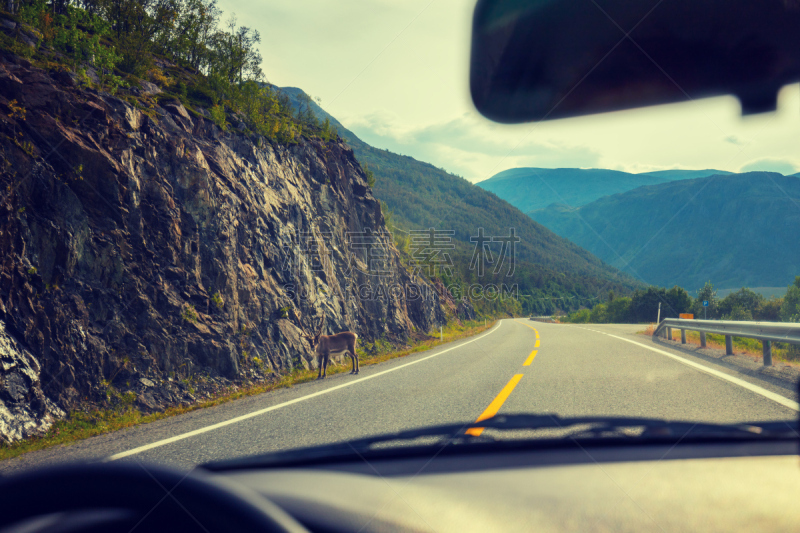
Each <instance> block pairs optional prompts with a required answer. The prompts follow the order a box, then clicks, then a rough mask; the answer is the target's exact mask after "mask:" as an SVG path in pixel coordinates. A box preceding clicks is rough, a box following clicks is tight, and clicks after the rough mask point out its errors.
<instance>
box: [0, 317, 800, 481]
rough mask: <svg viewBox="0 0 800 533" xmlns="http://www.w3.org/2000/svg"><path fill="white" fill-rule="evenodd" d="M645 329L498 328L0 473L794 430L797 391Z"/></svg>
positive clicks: (26, 460)
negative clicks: (453, 443)
mask: <svg viewBox="0 0 800 533" xmlns="http://www.w3.org/2000/svg"><path fill="white" fill-rule="evenodd" d="M642 327H643V326H636V325H630V326H622V325H586V326H576V325H558V324H545V323H539V322H531V321H528V320H525V319H506V320H502V321H499V322H498V323H497V324H496V325H495V326H494V327H493V328H492V329H491V330H489V331H488V332H486V333H483V334H481V335H479V336H476V337H472V338H470V339H465V340H461V341H456V342H454V343H451V344H447V345H443V346H440V347H437V348H436V349H434V350H430V351H427V352H420V353H417V354H413V355H411V356H408V357H403V358H399V359H394V360H392V361H387V362H385V363H381V364H376V365H372V366H367V367H363V368H362V370H361V373H360V374H359V375H358V376H351V375H349V374H338V375H334V376H331V377H329V378H328V379H327V380H325V381H322V382H313V383H308V384H304V385H299V386H296V387H293V388H291V389H284V390H278V391H273V392H269V393H265V394H262V395H259V396H253V397H250V398H245V399H242V400H238V401H236V402H231V403H227V404H224V405H220V406H217V407H213V408H209V409H203V410H199V411H195V412H192V413H188V414H185V415H181V416H177V417H173V418H170V419H166V420H161V421H158V422H154V423H151V424H148V425H145V426H139V427H136V428H131V429H128V430H123V431H119V432H116V433H113V434H109V435H102V436H98V437H94V438H91V439H87V440H85V441H82V442H79V443H76V444H73V445H72V446H69V447H63V448H56V449H50V450H43V451H41V452H35V453H30V454H26V455H24V456H21V457H19V458H16V459H12V460H9V461H5V462H2V463H0V472H3V473H12V472H15V471H20V470H22V469H26V468H30V467H35V466H42V465H46V464H52V463H55V462H64V461H74V460H103V459H109V458H111V459H113V460H140V461H148V462H158V463H166V464H170V465H172V466H174V467H178V468H191V467H192V466H194V465H196V464H198V463H203V462H207V461H211V460H220V459H226V458H233V457H239V456H245V455H253V454H259V453H265V452H271V451H277V450H285V449H290V448H295V447H299V446H309V445H315V444H324V443H330V442H336V441H341V440H345V439H353V438H358V437H363V436H367V435H374V434H380V433H386V432H394V431H398V430H403V429H411V428H415V427H421V426H425V425H434V424H446V423H463V422H468V421H473V420H476V419H478V418H479V417H481V416H483V417H488V416H491V415H492V414H493V413H495V412H501V413H531V412H537V413H556V414H558V415H561V416H563V417H569V416H586V415H590V416H594V415H597V416H637V417H639V416H642V417H655V418H666V419H673V420H692V421H707V422H723V423H726V422H736V421H747V420H751V421H756V420H789V419H796V417H797V415H798V413H797V409H798V406H797V400H798V398H797V394H796V389H795V388H794V387H792V386H790V385H788V384H782V383H781V382H779V381H768V380H767V379H760V378H757V377H752V376H749V375H745V374H742V373H739V372H737V371H736V370H735V369H732V368H730V367H728V366H724V365H722V364H719V363H717V362H714V361H709V360H706V359H705V358H702V357H698V356H694V355H691V354H687V353H685V351H682V350H678V349H675V348H673V347H669V346H667V345H665V344H664V343H660V342H658V341H653V340H652V339H650V338H649V337H647V336H643V335H636V334H635V333H636V331H638V330H640V329H642Z"/></svg>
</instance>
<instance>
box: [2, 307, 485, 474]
mask: <svg viewBox="0 0 800 533" xmlns="http://www.w3.org/2000/svg"><path fill="white" fill-rule="evenodd" d="M494 324H495V320H494V319H487V320H485V321H484V320H483V319H480V320H474V321H462V322H457V321H451V322H450V323H448V324H447V325H446V326H444V327H443V329H442V335H443V338H444V340H443V341H442V340H440V335H439V330H435V331H430V332H429V333H428V334H419V335H417V340H416V341H414V342H411V343H409V344H408V345H406V346H404V347H401V348H400V349H398V348H397V347H395V346H394V345H392V344H391V343H389V342H388V341H382V340H377V341H376V342H374V343H359V345H358V346H357V347H356V351H357V352H358V356H359V361H360V365H361V366H369V365H374V364H377V363H382V362H384V361H388V360H390V359H395V358H398V357H404V356H407V355H410V354H413V353H417V352H421V351H425V350H430V349H431V348H435V347H437V346H439V345H441V344H444V343H448V342H452V341H455V340H459V339H463V338H466V337H471V336H473V335H476V334H478V333H481V332H483V331H486V330H487V329H490V328H491V327H492V326H494ZM350 368H351V366H350V359H349V358H345V361H344V364H341V365H337V364H333V362H331V364H330V365H329V366H328V375H331V374H342V373H346V372H350ZM273 376H274V380H273V381H271V382H268V383H251V384H245V385H242V386H232V387H231V388H229V389H227V390H224V391H221V392H220V393H219V394H217V395H215V396H213V397H211V398H208V399H206V400H204V401H200V402H196V403H193V404H191V405H184V406H175V407H170V408H168V409H166V410H165V411H161V412H156V413H151V414H145V413H142V412H141V411H140V410H139V409H137V408H136V407H135V405H134V399H135V396H134V395H120V394H113V391H112V394H111V396H112V397H113V398H114V399H115V405H114V406H113V407H112V408H109V409H102V410H93V411H73V412H71V413H70V414H69V416H68V417H67V418H66V419H64V420H59V421H57V422H56V423H55V424H53V426H52V427H51V428H50V430H49V431H48V432H47V433H45V434H44V435H42V436H40V437H34V438H31V439H27V440H23V441H18V442H15V443H13V444H7V443H0V461H2V460H5V459H11V458H12V457H17V456H19V455H22V454H24V453H28V452H33V451H37V450H43V449H46V448H52V447H54V446H68V445H70V444H73V443H75V442H77V441H80V440H83V439H87V438H89V437H94V436H96V435H102V434H104V433H111V432H113V431H118V430H120V429H125V428H130V427H134V426H139V425H142V424H147V423H149V422H154V421H156V420H161V419H164V418H169V417H172V416H176V415H180V414H183V413H188V412H190V411H195V410H197V409H205V408H207V407H213V406H215V405H220V404H223V403H227V402H230V401H233V400H238V399H240V398H244V397H246V396H254V395H257V394H262V393H265V392H270V391H273V390H276V389H284V388H289V387H293V386H294V385H299V384H301V383H307V382H309V381H314V380H315V379H317V371H316V370H306V369H304V368H299V369H296V370H295V371H294V372H292V373H290V374H286V375H283V376H277V375H273Z"/></svg>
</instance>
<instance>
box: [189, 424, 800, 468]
mask: <svg viewBox="0 0 800 533" xmlns="http://www.w3.org/2000/svg"><path fill="white" fill-rule="evenodd" d="M475 427H481V428H485V430H484V432H483V433H481V435H480V436H472V435H471V434H468V433H467V430H468V429H470V428H475ZM486 430H491V431H488V432H487V431H486ZM540 430H550V431H549V432H548V433H546V434H545V435H544V436H543V437H544V438H542V437H541V436H540V437H539V438H531V432H534V433H535V432H536V431H540ZM520 431H521V432H522V433H521V437H522V438H521V439H520V438H519V437H517V438H513V435H509V434H511V433H513V432H520ZM498 433H499V434H498ZM509 437H511V438H509ZM756 439H758V440H760V439H779V440H787V439H791V440H795V439H800V431H798V423H797V421H764V422H748V423H739V424H714V423H707V422H691V421H668V420H663V419H657V418H626V417H615V418H608V417H570V418H562V417H560V416H558V415H555V414H552V415H551V414H542V415H524V414H523V415H497V416H495V417H493V418H490V419H488V420H484V421H482V422H479V423H467V424H445V425H437V426H429V427H422V428H414V429H409V430H405V431H399V432H395V433H386V434H381V435H375V436H370V437H364V438H360V439H354V440H350V441H345V442H339V443H334V444H325V445H321V446H313V447H309V448H300V449H295V450H288V451H281V452H274V453H268V454H264V455H258V456H254V457H246V458H241V459H232V460H224V461H216V462H212V463H207V464H205V465H203V468H206V469H209V470H230V469H237V468H255V467H259V468H262V467H279V466H289V465H297V464H310V463H315V462H321V461H324V462H331V461H342V460H353V459H358V458H365V457H387V456H393V455H394V456H399V455H413V454H414V453H419V452H420V451H430V449H431V448H435V449H441V448H443V447H447V448H449V449H450V450H451V451H452V449H456V448H458V449H468V450H470V451H472V450H473V449H475V448H474V447H479V448H482V449H487V448H488V449H494V448H497V447H498V446H500V447H502V448H504V449H505V448H508V447H513V448H520V447H526V446H527V447H530V445H531V444H534V443H551V444H552V443H553V442H554V441H555V442H564V441H565V440H568V441H576V442H583V441H586V440H592V441H596V440H602V441H604V442H605V441H608V440H613V441H614V442H615V443H619V442H621V443H623V444H624V443H636V444H638V443H642V442H672V443H674V442H697V441H703V442H708V441H710V440H724V441H741V440H756ZM481 445H482V446H481ZM509 445H510V446H509ZM475 451H479V450H477V449H475Z"/></svg>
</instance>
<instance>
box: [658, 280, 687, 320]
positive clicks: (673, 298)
mask: <svg viewBox="0 0 800 533" xmlns="http://www.w3.org/2000/svg"><path fill="white" fill-rule="evenodd" d="M665 296H666V299H667V307H668V308H669V309H668V311H667V313H668V314H664V309H663V305H662V309H661V316H663V317H665V318H666V317H667V316H670V317H672V314H673V313H674V314H675V316H676V317H677V316H678V315H680V314H681V313H688V312H689V311H691V310H692V297H691V296H689V293H688V292H686V289H684V288H683V287H678V286H677V285H675V286H674V287H672V288H671V289H670V290H668V291H667V292H666V294H665Z"/></svg>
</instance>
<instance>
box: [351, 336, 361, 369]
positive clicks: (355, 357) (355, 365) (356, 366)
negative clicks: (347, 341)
mask: <svg viewBox="0 0 800 533" xmlns="http://www.w3.org/2000/svg"><path fill="white" fill-rule="evenodd" d="M356 342H357V341H353V345H352V346H350V353H351V354H352V356H353V373H354V374H358V371H359V370H361V367H360V365H359V361H358V354H357V353H356Z"/></svg>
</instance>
